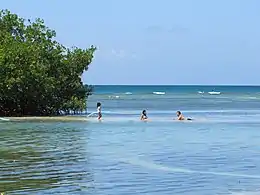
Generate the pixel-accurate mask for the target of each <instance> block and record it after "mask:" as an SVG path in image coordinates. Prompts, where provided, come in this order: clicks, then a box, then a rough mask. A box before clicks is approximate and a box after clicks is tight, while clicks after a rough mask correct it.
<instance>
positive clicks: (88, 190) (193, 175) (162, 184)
mask: <svg viewBox="0 0 260 195" xmlns="http://www.w3.org/2000/svg"><path fill="white" fill-rule="evenodd" d="M123 92H125V91H123ZM123 92H122V93H123ZM196 95H197V94H196V91H195V95H193V96H195V97H193V98H191V97H190V96H187V97H186V98H183V99H181V100H179V101H177V100H176V97H175V96H174V95H173V94H171V96H168V97H167V101H168V103H167V102H165V101H163V100H162V99H163V98H166V97H165V96H167V95H166V94H165V95H164V96H158V97H154V96H152V98H153V99H154V101H153V103H151V102H152V100H151V99H152V98H151V97H150V99H149V98H148V100H147V102H148V103H146V104H142V103H143V102H145V100H144V99H138V98H137V99H134V100H132V101H131V100H129V98H128V97H126V98H125V99H126V100H124V99H120V98H117V99H119V100H114V99H112V100H111V98H110V97H108V96H105V95H102V98H103V99H102V102H105V105H107V109H106V107H105V105H104V107H103V109H104V110H106V111H107V113H104V114H103V115H104V120H103V121H102V122H98V121H97V120H96V119H95V118H89V120H88V121H87V122H62V123H58V122H48V123H46V122H37V123H36V122H12V121H11V122H6V121H2V122H0V192H5V193H6V194H8V195H9V194H26V195H27V194H29V195H30V194H33V195H34V194H36V195H37V194H44V195H45V194H90V195H99V194H100V195H101V194H102V195H103V194H104V195H110V194H111V195H121V194H122V195H125V194H126V195H127V194H147V195H172V194H184V195H190V194H192V195H211V194H220V195H222V194H237V195H238V194H247V195H248V194H252V195H253V194H254V195H257V194H260V191H259V189H260V153H259V148H260V141H259V140H260V120H259V119H260V112H259V111H258V110H257V109H259V108H260V102H258V101H257V100H256V99H254V98H253V99H252V100H250V99H247V100H246V101H245V100H243V101H244V103H243V105H240V104H239V101H240V99H239V96H237V99H239V100H233V101H229V104H226V107H224V106H223V104H222V103H221V101H223V97H225V99H226V101H228V100H230V99H232V98H233V99H234V96H235V95H232V94H231V95H226V96H225V95H224V94H223V95H222V97H221V95H220V96H218V97H216V96H214V97H211V96H210V97H208V96H207V97H206V98H207V100H205V101H204V102H203V101H201V97H200V96H196ZM100 96H101V95H96V96H95V95H94V96H93V97H91V98H92V99H90V101H89V102H90V104H92V105H94V103H95V102H96V101H100V99H101V98H100ZM136 96H137V95H136ZM250 96H256V94H255V92H254V93H253V94H250ZM240 97H241V96H240ZM174 98H175V99H174ZM221 98H222V99H221ZM173 100H174V101H173ZM116 101H118V102H116ZM119 101H120V102H119ZM124 101H125V102H124ZM208 101H211V102H213V105H211V104H208V105H209V106H208V107H203V105H204V106H205V105H206V104H207V102H208ZM109 102H111V103H110V104H109ZM127 102H128V103H127ZM149 102H150V103H149ZM183 102H187V103H188V102H190V105H197V104H198V102H203V104H201V106H199V105H197V106H196V107H195V106H194V107H190V109H188V108H189V107H188V105H185V106H186V107H185V109H182V108H183V107H182V106H181V105H183ZM196 102H197V104H196ZM124 104H125V108H124V107H123V105H124ZM129 104H132V105H135V106H137V105H139V106H140V105H143V107H145V108H146V109H147V107H148V109H147V110H148V116H149V117H150V121H148V122H141V121H139V114H140V110H142V109H143V107H142V108H141V106H140V110H139V109H137V108H136V109H130V108H129V107H130V106H129ZM116 105H117V106H116ZM166 105H168V106H166ZM176 105H178V106H176ZM221 105H222V107H221ZM236 105H240V106H236ZM246 105H248V106H246ZM253 105H254V106H253ZM250 106H251V107H250ZM169 107H170V108H173V110H170V108H169ZM177 107H178V108H177ZM220 107H221V108H220ZM152 108H153V109H152ZM162 108H163V109H162ZM164 108H165V109H164ZM166 108H168V109H166ZM192 108H193V109H192ZM227 108H228V109H227ZM174 109H181V110H186V111H185V115H188V116H191V117H192V118H194V121H187V122H176V121H173V120H172V119H173V117H174V114H175V110H174ZM90 111H94V106H92V107H91V106H90Z"/></svg>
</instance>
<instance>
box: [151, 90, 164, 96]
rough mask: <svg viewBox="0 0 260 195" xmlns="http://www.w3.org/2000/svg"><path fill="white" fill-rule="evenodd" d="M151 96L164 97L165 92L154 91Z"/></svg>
mask: <svg viewBox="0 0 260 195" xmlns="http://www.w3.org/2000/svg"><path fill="white" fill-rule="evenodd" d="M153 94H156V95H164V94H165V92H164V91H154V92H153Z"/></svg>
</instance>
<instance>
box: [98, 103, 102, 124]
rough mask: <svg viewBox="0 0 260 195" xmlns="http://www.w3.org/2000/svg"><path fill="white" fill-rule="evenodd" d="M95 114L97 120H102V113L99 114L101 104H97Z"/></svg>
mask: <svg viewBox="0 0 260 195" xmlns="http://www.w3.org/2000/svg"><path fill="white" fill-rule="evenodd" d="M97 114H98V120H100V119H101V118H102V113H101V103H100V102H98V103H97Z"/></svg>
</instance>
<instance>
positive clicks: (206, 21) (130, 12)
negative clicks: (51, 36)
mask: <svg viewBox="0 0 260 195" xmlns="http://www.w3.org/2000/svg"><path fill="white" fill-rule="evenodd" d="M1 9H9V10H10V11H11V12H13V13H16V14H18V15H19V16H21V17H23V18H30V19H35V18H42V19H43V20H44V21H45V24H46V25H47V26H48V27H50V28H51V29H54V30H55V31H56V33H57V40H58V41H60V42H61V43H62V44H64V45H65V46H67V47H72V46H77V47H80V48H88V47H90V45H94V46H96V47H97V51H96V53H95V57H94V59H93V62H92V63H91V65H90V66H89V70H88V71H87V72H85V73H84V74H83V76H82V79H83V82H84V83H87V84H92V85H98V84H107V85H108V84H116V85H123V84H129V85H131V84H133V85H134V84H143V85H145V84H151V85H152V84H157V85H163V84H167V85H189V84H194V85H196V84H203V85H214V84H220V85H232V84H235V85H260V79H259V78H260V77H259V72H260V55H259V53H260V25H259V21H260V11H259V10H260V1H259V0H161V1H159V0H139V1H137V0H109V1H106V0H91V1H90V0H75V1H58V0H56V1H53V0H44V1H35V0H24V1H17V0H3V1H1Z"/></svg>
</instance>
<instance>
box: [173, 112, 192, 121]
mask: <svg viewBox="0 0 260 195" xmlns="http://www.w3.org/2000/svg"><path fill="white" fill-rule="evenodd" d="M176 115H177V120H179V121H184V120H188V121H190V120H192V119H191V118H187V119H186V118H185V117H184V116H183V114H182V113H181V111H177V112H176Z"/></svg>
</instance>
